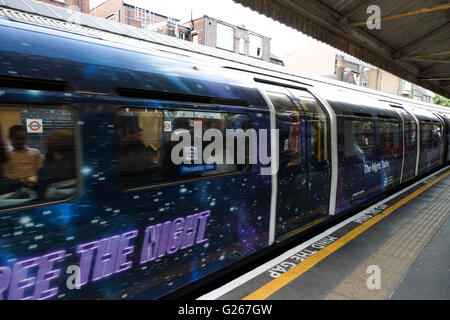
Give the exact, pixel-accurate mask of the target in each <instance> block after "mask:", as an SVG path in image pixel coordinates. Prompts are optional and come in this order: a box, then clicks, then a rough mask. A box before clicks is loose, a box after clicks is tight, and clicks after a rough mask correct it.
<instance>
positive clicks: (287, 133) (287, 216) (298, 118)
mask: <svg viewBox="0 0 450 320" xmlns="http://www.w3.org/2000/svg"><path fill="white" fill-rule="evenodd" d="M263 88H264V90H265V91H266V93H267V95H268V97H269V99H270V101H271V102H272V104H273V106H274V107H275V112H276V126H277V129H278V130H279V170H278V188H277V211H276V212H277V213H276V223H275V238H276V239H280V237H282V238H281V239H283V238H286V237H289V235H290V232H295V230H296V229H298V228H299V227H301V226H302V225H303V224H304V221H305V219H304V218H305V214H306V212H307V207H306V205H305V199H306V193H307V181H308V179H307V168H306V162H305V160H306V159H305V132H304V131H305V117H304V114H303V112H302V110H301V108H300V106H298V105H297V104H296V103H295V102H294V99H293V98H292V97H291V96H290V95H289V92H288V91H287V90H286V89H284V88H281V87H277V86H271V85H265V86H264V87H263Z"/></svg>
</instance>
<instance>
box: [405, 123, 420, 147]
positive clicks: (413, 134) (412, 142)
mask: <svg viewBox="0 0 450 320" xmlns="http://www.w3.org/2000/svg"><path fill="white" fill-rule="evenodd" d="M416 148H417V124H416V122H415V121H414V119H413V118H412V117H411V116H409V115H405V149H406V150H405V151H406V152H416Z"/></svg>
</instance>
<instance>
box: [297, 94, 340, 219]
mask: <svg viewBox="0 0 450 320" xmlns="http://www.w3.org/2000/svg"><path fill="white" fill-rule="evenodd" d="M290 91H291V92H292V94H293V95H294V96H295V97H296V98H297V99H298V102H299V103H300V104H301V106H302V108H303V111H304V112H305V118H306V139H305V140H306V157H307V166H308V167H307V169H308V185H307V197H306V204H307V209H308V211H307V213H306V214H305V218H306V220H307V221H308V222H310V221H316V222H318V221H321V220H323V219H324V217H326V216H327V215H328V213H329V203H330V187H331V156H330V155H331V137H330V130H329V128H330V119H329V117H328V116H327V113H326V112H325V111H324V109H323V107H322V106H321V105H320V104H319V102H318V101H317V100H316V98H315V97H314V96H313V95H311V94H310V93H309V92H307V91H303V90H292V89H290Z"/></svg>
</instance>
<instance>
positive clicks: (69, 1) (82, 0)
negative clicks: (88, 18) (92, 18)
mask: <svg viewBox="0 0 450 320" xmlns="http://www.w3.org/2000/svg"><path fill="white" fill-rule="evenodd" d="M38 1H40V2H44V3H48V4H52V5H55V6H58V7H63V8H67V9H70V10H74V11H81V12H84V13H89V10H90V8H89V0H38Z"/></svg>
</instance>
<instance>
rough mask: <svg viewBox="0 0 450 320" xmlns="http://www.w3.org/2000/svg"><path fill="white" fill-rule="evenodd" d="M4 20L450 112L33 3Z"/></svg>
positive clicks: (0, 12) (4, 13)
mask: <svg viewBox="0 0 450 320" xmlns="http://www.w3.org/2000/svg"><path fill="white" fill-rule="evenodd" d="M2 6H3V7H2ZM6 7H7V8H6ZM0 17H3V18H4V19H9V20H13V21H17V22H21V23H26V24H28V25H39V26H44V27H46V28H47V29H51V30H60V31H65V32H66V33H70V34H71V36H72V37H76V36H77V35H83V36H84V37H86V38H87V37H89V38H91V39H95V40H97V41H99V42H101V40H103V41H108V42H109V43H110V45H114V46H117V47H122V48H124V47H125V48H127V49H128V50H133V51H142V50H143V49H144V50H145V51H148V50H150V51H153V52H155V51H157V52H158V53H159V54H160V55H167V56H173V55H174V54H175V55H177V56H178V57H180V58H181V57H185V58H186V59H188V58H191V59H193V60H194V61H195V62H197V63H199V61H205V62H206V63H212V64H214V65H215V66H220V67H222V68H224V69H237V70H240V71H246V72H248V73H249V75H250V76H254V75H255V74H256V75H258V74H262V75H266V76H271V77H273V78H274V79H280V80H282V81H289V82H292V83H302V84H309V85H312V86H314V87H317V88H319V89H320V90H322V91H326V90H328V89H329V87H330V86H332V87H334V88H338V90H342V91H347V92H348V90H351V91H353V92H355V91H358V92H361V93H365V94H368V95H371V96H373V98H374V99H378V100H385V101H389V102H390V103H395V104H398V105H402V106H409V105H414V106H415V107H416V108H417V107H418V108H425V109H429V110H433V111H438V112H441V113H449V114H450V111H449V110H448V108H446V107H443V106H438V105H435V104H430V103H424V102H421V101H417V100H412V99H409V98H404V97H400V96H395V95H391V94H387V93H383V92H379V91H375V90H372V89H367V88H363V87H358V86H355V85H352V84H348V83H345V82H342V81H337V80H333V79H329V78H325V77H319V76H314V75H308V74H299V73H298V72H296V71H292V70H289V69H288V68H286V67H282V66H279V65H275V64H272V63H269V62H265V61H262V60H260V59H257V58H252V57H246V56H243V55H239V54H235V53H232V52H229V51H226V50H221V49H216V48H211V47H207V46H203V45H200V44H196V43H192V42H189V41H186V40H182V39H177V38H174V37H170V36H167V35H163V34H159V33H156V32H152V31H149V30H144V29H141V28H136V27H133V26H129V25H124V24H121V23H118V22H114V21H109V20H105V19H102V18H98V17H93V16H90V15H87V14H83V13H79V12H74V11H71V10H68V9H65V8H59V7H56V6H53V5H49V4H44V3H41V2H37V1H34V0H0ZM0 20H1V19H0ZM49 32H50V31H49ZM216 72H219V71H216Z"/></svg>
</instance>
